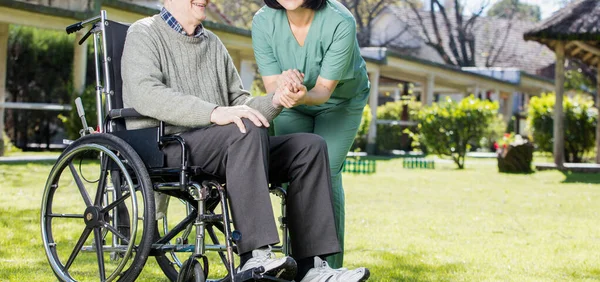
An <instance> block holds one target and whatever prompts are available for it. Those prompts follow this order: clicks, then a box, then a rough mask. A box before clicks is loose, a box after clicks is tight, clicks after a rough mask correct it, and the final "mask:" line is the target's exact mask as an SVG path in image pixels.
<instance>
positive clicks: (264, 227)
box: [164, 119, 340, 259]
mask: <svg viewBox="0 0 600 282" xmlns="http://www.w3.org/2000/svg"><path fill="white" fill-rule="evenodd" d="M244 124H245V126H246V133H245V134H243V133H241V132H240V130H239V129H238V127H237V126H236V125H234V124H229V125H225V126H217V125H214V126H209V127H205V128H200V129H196V130H192V131H188V132H184V133H181V136H182V137H183V138H184V140H185V142H186V144H187V146H188V149H189V165H190V166H198V167H200V168H201V169H202V170H203V171H204V172H205V173H207V174H211V175H214V176H217V177H221V178H223V177H224V178H225V179H226V186H225V188H226V190H227V193H228V196H229V201H230V206H231V210H232V219H233V223H234V226H235V228H236V229H237V230H238V231H240V232H241V233H242V239H241V240H240V241H238V251H239V253H240V254H241V253H246V252H249V251H252V250H254V249H256V248H259V247H262V246H266V245H272V244H277V243H279V234H278V232H277V227H276V224H275V216H274V214H273V207H272V206H271V200H270V197H269V188H268V184H269V182H278V183H284V182H289V187H288V190H287V216H288V226H289V230H290V239H291V245H292V246H291V247H292V252H293V255H292V256H293V257H294V258H295V259H302V258H307V257H312V256H318V255H327V254H332V253H337V252H340V247H339V242H338V239H337V235H336V228H335V224H334V215H333V206H332V196H331V193H332V192H331V178H330V172H329V161H328V158H327V145H326V144H325V141H324V140H323V139H322V138H321V137H320V136H318V135H315V134H310V133H298V134H290V135H285V136H276V137H272V136H269V135H268V131H267V129H266V128H264V127H257V126H255V125H254V124H253V123H252V122H250V121H248V120H246V119H244ZM164 152H165V155H166V156H167V158H166V160H167V165H168V166H173V167H176V166H179V163H180V153H181V152H180V149H179V147H178V146H175V145H173V146H168V147H166V148H165V149H164Z"/></svg>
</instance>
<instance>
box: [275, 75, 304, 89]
mask: <svg viewBox="0 0 600 282" xmlns="http://www.w3.org/2000/svg"><path fill="white" fill-rule="evenodd" d="M286 83H287V87H293V86H294V85H299V84H302V83H304V74H303V73H301V72H300V71H298V70H296V69H289V70H286V71H283V72H282V73H281V75H279V78H278V79H277V87H278V88H280V87H283V86H285V85H286ZM290 91H292V92H298V88H290Z"/></svg>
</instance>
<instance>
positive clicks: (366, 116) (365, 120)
mask: <svg viewBox="0 0 600 282" xmlns="http://www.w3.org/2000/svg"><path fill="white" fill-rule="evenodd" d="M372 119H373V118H372V116H371V107H369V105H368V104H367V105H366V106H365V107H364V109H363V112H362V119H361V120H360V125H359V126H358V132H356V137H354V143H353V144H352V148H351V150H352V151H366V149H367V141H368V140H367V138H368V134H369V126H371V120H372Z"/></svg>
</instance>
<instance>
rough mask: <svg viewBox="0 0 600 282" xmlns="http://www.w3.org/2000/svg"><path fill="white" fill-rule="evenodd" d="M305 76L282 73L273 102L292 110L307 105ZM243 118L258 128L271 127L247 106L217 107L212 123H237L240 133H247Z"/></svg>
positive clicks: (295, 71) (287, 72) (212, 115)
mask: <svg viewBox="0 0 600 282" xmlns="http://www.w3.org/2000/svg"><path fill="white" fill-rule="evenodd" d="M303 81H304V74H303V73H300V72H299V71H298V70H287V71H284V72H283V73H281V75H280V76H279V78H278V79H277V89H276V91H275V94H274V95H273V102H274V104H276V105H281V106H283V107H286V108H292V107H295V106H297V105H302V104H305V103H306V94H307V92H308V90H307V89H306V86H304V85H303V84H302V82H303ZM242 118H247V119H249V120H250V121H252V123H254V124H255V125H256V126H258V127H261V126H264V127H269V126H270V125H269V121H268V120H267V119H266V118H265V117H264V116H263V115H262V114H261V113H260V112H259V111H257V110H255V109H253V108H250V107H248V106H246V105H240V106H229V107H216V108H215V109H214V110H213V111H212V113H211V115H210V121H211V122H212V123H214V124H217V125H227V124H230V123H235V124H236V125H237V127H238V128H239V129H240V132H242V133H246V127H245V126H244V123H243V122H242Z"/></svg>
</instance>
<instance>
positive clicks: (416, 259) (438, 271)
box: [364, 252, 465, 281]
mask: <svg viewBox="0 0 600 282" xmlns="http://www.w3.org/2000/svg"><path fill="white" fill-rule="evenodd" d="M371 255H372V256H373V257H374V261H375V262H373V263H366V265H364V266H365V267H367V268H369V270H370V272H371V278H370V279H369V280H371V281H454V280H456V275H459V274H460V273H462V272H465V266H464V265H463V264H458V263H449V264H440V263H439V262H432V263H426V259H425V258H424V257H425V256H424V255H421V254H408V255H398V254H392V253H389V252H383V253H381V252H377V253H372V254H371ZM372 261H373V260H372Z"/></svg>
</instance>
